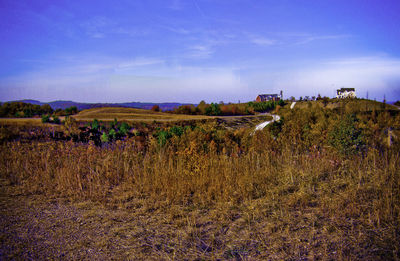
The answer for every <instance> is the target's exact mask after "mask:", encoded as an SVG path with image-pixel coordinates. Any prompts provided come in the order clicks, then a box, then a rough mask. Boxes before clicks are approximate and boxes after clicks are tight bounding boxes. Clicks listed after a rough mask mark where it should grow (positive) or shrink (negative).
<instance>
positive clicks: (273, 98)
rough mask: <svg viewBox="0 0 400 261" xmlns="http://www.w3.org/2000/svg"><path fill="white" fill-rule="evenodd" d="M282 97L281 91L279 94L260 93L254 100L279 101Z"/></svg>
mask: <svg viewBox="0 0 400 261" xmlns="http://www.w3.org/2000/svg"><path fill="white" fill-rule="evenodd" d="M282 99H283V92H282V91H281V93H280V94H260V95H258V96H257V98H256V102H265V101H279V100H282Z"/></svg>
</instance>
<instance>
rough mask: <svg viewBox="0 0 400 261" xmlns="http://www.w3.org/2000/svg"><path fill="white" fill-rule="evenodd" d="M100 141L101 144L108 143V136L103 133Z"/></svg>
mask: <svg viewBox="0 0 400 261" xmlns="http://www.w3.org/2000/svg"><path fill="white" fill-rule="evenodd" d="M100 140H101V142H104V143H105V142H108V141H109V139H108V135H107V133H106V132H103V134H102V135H101V137H100Z"/></svg>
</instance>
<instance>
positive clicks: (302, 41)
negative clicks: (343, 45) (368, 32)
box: [294, 34, 352, 44]
mask: <svg viewBox="0 0 400 261" xmlns="http://www.w3.org/2000/svg"><path fill="white" fill-rule="evenodd" d="M349 37H352V36H351V35H348V34H337V35H303V36H300V37H297V39H295V42H294V44H307V43H310V42H313V41H320V40H338V39H344V38H349Z"/></svg>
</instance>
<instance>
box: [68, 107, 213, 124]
mask: <svg viewBox="0 0 400 261" xmlns="http://www.w3.org/2000/svg"><path fill="white" fill-rule="evenodd" d="M74 118H75V119H77V120H81V121H82V120H84V121H85V120H88V121H91V120H93V119H98V120H102V121H112V120H114V119H118V120H125V121H131V120H132V121H133V120H135V121H154V120H156V121H173V120H196V119H209V118H212V117H209V116H199V115H178V114H170V113H164V112H154V111H151V110H144V109H135V108H124V107H103V108H93V109H87V110H83V111H81V112H80V113H78V114H77V115H75V116H74Z"/></svg>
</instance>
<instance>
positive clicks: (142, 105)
mask: <svg viewBox="0 0 400 261" xmlns="http://www.w3.org/2000/svg"><path fill="white" fill-rule="evenodd" d="M9 102H24V103H30V104H35V105H44V104H49V105H50V106H51V108H52V109H53V110H57V109H62V110H64V109H66V108H68V107H71V106H76V107H77V108H78V110H80V111H81V110H86V109H91V108H99V107H126V108H137V109H147V110H150V109H151V108H152V107H153V106H154V105H158V106H159V107H160V109H161V110H163V111H169V110H173V109H174V108H176V107H179V106H181V105H191V104H190V103H178V102H164V103H153V102H123V103H81V102H74V101H52V102H41V101H37V100H28V99H27V100H17V101H9Z"/></svg>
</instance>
